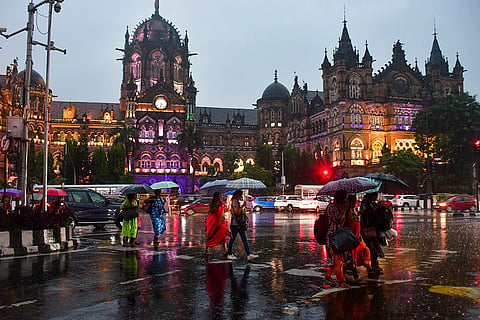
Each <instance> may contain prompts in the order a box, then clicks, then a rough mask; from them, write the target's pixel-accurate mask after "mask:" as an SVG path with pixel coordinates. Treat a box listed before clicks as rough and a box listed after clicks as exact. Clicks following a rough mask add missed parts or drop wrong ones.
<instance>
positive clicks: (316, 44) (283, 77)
mask: <svg viewBox="0 0 480 320" xmlns="http://www.w3.org/2000/svg"><path fill="white" fill-rule="evenodd" d="M29 2H30V0H0V27H3V28H7V29H8V30H7V32H6V33H7V34H10V33H12V32H14V31H16V30H19V29H21V28H23V27H25V26H26V22H27V18H28V17H27V4H28V3H29ZM34 3H36V4H37V3H40V0H35V1H34ZM344 6H345V12H346V20H347V21H348V22H347V27H348V31H349V34H350V38H351V39H352V43H353V45H354V46H356V47H357V49H358V50H359V51H360V57H362V56H363V53H364V51H365V41H368V47H369V51H370V53H371V55H372V56H373V58H374V59H375V62H374V64H373V67H374V70H375V71H377V70H379V69H380V68H381V67H382V66H383V65H385V64H386V63H387V62H388V61H390V60H391V57H392V47H393V44H394V42H395V41H396V40H398V39H400V41H401V42H402V43H403V44H404V49H405V52H406V57H407V61H408V62H409V63H411V64H412V65H414V64H415V58H417V59H418V65H419V67H420V70H421V71H422V73H424V72H425V60H426V59H427V58H428V57H429V55H430V50H431V48H432V41H433V35H432V34H433V31H434V21H435V25H436V31H437V33H438V41H439V44H440V49H441V50H442V53H443V55H444V56H445V57H447V58H448V61H449V66H450V71H451V70H452V68H453V66H454V65H455V59H456V53H457V51H458V53H459V57H460V62H461V63H462V65H463V66H464V68H465V69H466V70H467V72H465V74H464V76H465V82H464V83H465V90H466V91H468V92H469V93H470V94H472V95H478V94H480V63H479V61H480V56H479V52H480V38H479V36H478V32H479V30H480V18H479V13H480V1H479V0H457V1H453V0H395V1H390V0H345V1H336V0H330V1H327V0H237V1H226V0H160V15H161V16H163V17H164V18H165V19H167V20H170V21H172V22H173V24H174V25H175V26H176V27H177V29H178V30H179V32H180V35H181V37H182V38H183V37H184V35H185V31H186V30H187V31H188V36H189V39H190V42H189V47H190V51H191V52H193V53H198V55H196V56H193V57H191V63H192V68H191V71H192V73H193V77H194V79H195V82H196V86H197V88H198V90H199V93H198V96H197V105H199V106H222V107H240V108H253V107H252V104H254V103H255V102H256V100H257V99H258V98H260V97H261V95H262V92H263V90H264V89H265V88H266V87H267V86H268V85H269V84H270V83H271V82H273V77H274V70H275V69H278V77H279V81H280V82H281V83H283V84H284V85H285V86H286V87H287V88H288V89H289V90H290V89H291V88H292V87H293V78H294V76H295V74H296V75H298V78H299V83H300V85H302V84H303V83H304V82H306V83H307V84H308V88H309V89H310V90H319V91H321V90H322V78H321V71H320V70H319V67H320V65H321V63H322V61H323V57H324V50H325V49H327V51H328V58H329V60H330V62H332V60H333V57H332V51H333V50H334V49H335V47H336V46H337V45H338V39H339V37H340V35H341V32H342V20H343V15H344ZM153 12H154V0H65V1H64V3H63V4H62V11H61V12H60V13H59V14H54V16H53V24H52V40H53V41H55V45H56V46H57V47H59V48H65V49H67V54H66V55H63V54H62V53H59V52H52V55H51V68H50V87H51V88H52V90H53V92H54V94H55V95H57V96H58V97H57V98H56V99H57V100H62V101H94V102H118V100H119V97H120V83H121V79H122V66H121V61H117V58H121V57H122V53H121V52H118V51H115V48H122V47H123V42H124V34H125V28H126V26H128V27H129V30H130V31H132V30H133V29H134V28H135V27H136V26H137V24H138V23H139V22H141V21H143V20H144V19H146V18H149V17H151V15H152V14H153ZM47 15H48V5H43V6H41V7H40V9H39V14H38V15H36V17H35V21H36V23H35V33H34V40H36V41H40V42H46V35H45V34H46V31H47V18H46V17H47ZM0 47H2V49H0V68H1V69H0V73H1V74H5V69H6V66H7V65H8V64H10V63H11V62H12V60H13V58H15V57H18V58H19V68H20V70H23V69H24V68H25V54H26V32H23V33H21V34H18V35H16V36H15V37H11V38H9V39H8V40H7V39H5V38H3V37H0ZM33 59H34V63H35V65H34V69H35V70H36V71H37V72H39V73H40V74H41V75H42V76H43V77H44V78H45V62H46V51H45V49H44V48H43V47H40V46H34V51H33ZM477 100H478V99H477Z"/></svg>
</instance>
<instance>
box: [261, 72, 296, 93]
mask: <svg viewBox="0 0 480 320" xmlns="http://www.w3.org/2000/svg"><path fill="white" fill-rule="evenodd" d="M288 98H290V92H289V91H288V89H287V88H286V87H285V86H284V85H283V84H281V83H280V82H278V77H277V70H275V78H274V81H273V83H271V84H270V85H269V86H268V87H267V88H265V90H264V91H263V94H262V99H288Z"/></svg>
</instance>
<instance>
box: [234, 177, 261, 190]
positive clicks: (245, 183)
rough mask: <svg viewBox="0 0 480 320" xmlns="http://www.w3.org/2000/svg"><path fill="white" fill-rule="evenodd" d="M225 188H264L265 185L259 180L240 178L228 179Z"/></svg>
mask: <svg viewBox="0 0 480 320" xmlns="http://www.w3.org/2000/svg"><path fill="white" fill-rule="evenodd" d="M225 188H227V189H266V188H267V186H266V185H265V184H264V183H263V182H262V181H259V180H255V179H250V178H240V179H237V180H233V181H230V182H229V183H228V184H227V185H226V186H225Z"/></svg>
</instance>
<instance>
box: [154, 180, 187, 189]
mask: <svg viewBox="0 0 480 320" xmlns="http://www.w3.org/2000/svg"><path fill="white" fill-rule="evenodd" d="M179 187H180V186H179V185H178V184H176V183H175V182H173V181H160V182H155V183H154V184H152V185H151V186H150V188H152V189H153V190H161V189H171V188H179Z"/></svg>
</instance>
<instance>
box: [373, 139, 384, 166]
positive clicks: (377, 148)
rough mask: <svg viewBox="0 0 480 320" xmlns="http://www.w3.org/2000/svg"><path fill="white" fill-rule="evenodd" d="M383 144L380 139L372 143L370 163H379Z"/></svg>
mask: <svg viewBox="0 0 480 320" xmlns="http://www.w3.org/2000/svg"><path fill="white" fill-rule="evenodd" d="M382 148H383V145H382V143H381V142H380V141H375V142H374V143H373V144H372V163H374V164H375V163H380V157H381V156H382Z"/></svg>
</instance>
